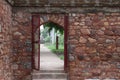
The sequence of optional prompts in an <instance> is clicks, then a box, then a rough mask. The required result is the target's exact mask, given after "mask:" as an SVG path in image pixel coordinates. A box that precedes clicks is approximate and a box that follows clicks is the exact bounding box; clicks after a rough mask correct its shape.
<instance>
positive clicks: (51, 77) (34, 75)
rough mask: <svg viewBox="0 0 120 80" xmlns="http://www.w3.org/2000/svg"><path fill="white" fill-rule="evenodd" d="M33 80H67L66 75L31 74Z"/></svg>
mask: <svg viewBox="0 0 120 80" xmlns="http://www.w3.org/2000/svg"><path fill="white" fill-rule="evenodd" d="M32 75H33V76H32V77H33V79H67V74H66V73H33V74H32Z"/></svg>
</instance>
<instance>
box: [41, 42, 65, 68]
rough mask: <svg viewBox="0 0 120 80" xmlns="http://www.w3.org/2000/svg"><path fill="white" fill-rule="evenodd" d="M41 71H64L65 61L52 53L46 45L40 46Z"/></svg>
mask: <svg viewBox="0 0 120 80" xmlns="http://www.w3.org/2000/svg"><path fill="white" fill-rule="evenodd" d="M40 47H41V48H40V70H63V69H64V61H63V60H61V59H60V58H59V57H58V56H57V55H55V54H54V53H52V52H51V51H50V50H49V49H48V48H46V47H45V46H44V44H41V45H40Z"/></svg>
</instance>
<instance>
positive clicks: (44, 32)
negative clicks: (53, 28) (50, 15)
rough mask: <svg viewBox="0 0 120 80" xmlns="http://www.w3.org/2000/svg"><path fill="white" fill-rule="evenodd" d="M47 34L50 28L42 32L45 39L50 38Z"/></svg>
mask: <svg viewBox="0 0 120 80" xmlns="http://www.w3.org/2000/svg"><path fill="white" fill-rule="evenodd" d="M47 33H48V28H47V27H46V28H45V29H44V30H43V31H41V34H42V36H43V38H46V37H47V36H48V34H47Z"/></svg>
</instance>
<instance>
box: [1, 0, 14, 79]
mask: <svg viewBox="0 0 120 80" xmlns="http://www.w3.org/2000/svg"><path fill="white" fill-rule="evenodd" d="M11 16H12V12H11V6H10V5H9V4H8V3H6V2H5V1H4V0H0V80H12V69H11V64H12V54H11V46H10V45H11V27H12V26H11V21H12V18H11Z"/></svg>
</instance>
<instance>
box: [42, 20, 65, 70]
mask: <svg viewBox="0 0 120 80" xmlns="http://www.w3.org/2000/svg"><path fill="white" fill-rule="evenodd" d="M40 33H41V35H40V70H64V29H63V27H62V26H60V25H58V24H56V23H54V22H51V21H49V22H46V23H44V24H42V25H41V26H40Z"/></svg>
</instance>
